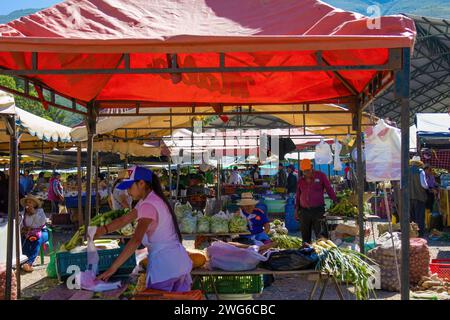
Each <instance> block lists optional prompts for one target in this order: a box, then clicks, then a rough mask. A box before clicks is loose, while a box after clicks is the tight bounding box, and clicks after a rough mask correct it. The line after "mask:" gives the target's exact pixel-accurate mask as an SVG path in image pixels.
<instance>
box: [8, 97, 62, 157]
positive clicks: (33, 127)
mask: <svg viewBox="0 0 450 320" xmlns="http://www.w3.org/2000/svg"><path fill="white" fill-rule="evenodd" d="M0 108H2V109H1V114H14V115H16V123H17V128H18V132H19V149H20V150H30V149H33V150H41V151H45V152H49V151H51V150H53V148H54V147H56V146H61V147H64V146H65V145H66V144H70V143H71V138H70V131H71V128H70V127H66V126H63V125H61V124H58V123H56V122H53V121H50V120H47V119H44V118H41V117H39V116H37V115H34V114H32V113H30V112H27V111H25V110H23V109H20V108H18V107H16V106H15V102H14V97H12V96H11V95H10V94H7V93H5V92H3V91H0ZM9 140H10V137H9V135H8V134H7V129H6V125H5V122H4V121H1V122H0V151H8V150H9ZM43 142H45V146H43Z"/></svg>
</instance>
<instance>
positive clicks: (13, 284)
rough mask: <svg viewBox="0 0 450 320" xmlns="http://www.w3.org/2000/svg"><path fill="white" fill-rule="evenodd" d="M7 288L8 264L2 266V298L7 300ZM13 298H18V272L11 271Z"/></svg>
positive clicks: (0, 275) (0, 290) (0, 291)
mask: <svg viewBox="0 0 450 320" xmlns="http://www.w3.org/2000/svg"><path fill="white" fill-rule="evenodd" d="M5 289H6V265H1V266H0V300H5ZM11 300H17V282H16V273H15V272H14V270H13V272H12V273H11Z"/></svg>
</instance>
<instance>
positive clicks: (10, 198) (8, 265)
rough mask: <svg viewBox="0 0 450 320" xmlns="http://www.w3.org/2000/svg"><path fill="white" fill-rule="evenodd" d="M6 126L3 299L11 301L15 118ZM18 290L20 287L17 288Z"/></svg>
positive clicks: (15, 174) (14, 193)
mask: <svg viewBox="0 0 450 320" xmlns="http://www.w3.org/2000/svg"><path fill="white" fill-rule="evenodd" d="M5 122H6V126H7V128H8V133H9V135H10V138H9V148H10V160H9V190H10V192H9V196H8V230H7V240H6V283H5V299H6V300H11V296H12V294H11V293H12V292H11V290H12V258H13V243H14V223H15V221H14V216H15V212H16V211H17V207H16V204H17V192H16V190H17V184H18V178H19V177H18V174H17V169H18V167H17V162H16V159H17V155H18V143H17V133H16V118H15V116H10V117H8V118H6V119H5ZM18 290H20V287H19V288H18Z"/></svg>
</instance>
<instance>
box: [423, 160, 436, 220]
mask: <svg viewBox="0 0 450 320" xmlns="http://www.w3.org/2000/svg"><path fill="white" fill-rule="evenodd" d="M423 169H424V171H425V177H426V180H427V186H428V190H427V202H426V204H425V208H426V209H428V210H430V211H433V207H434V202H435V200H436V197H437V196H438V194H439V187H438V184H437V183H436V178H435V177H434V174H433V168H432V167H431V166H430V165H429V164H426V165H425V166H424V168H423Z"/></svg>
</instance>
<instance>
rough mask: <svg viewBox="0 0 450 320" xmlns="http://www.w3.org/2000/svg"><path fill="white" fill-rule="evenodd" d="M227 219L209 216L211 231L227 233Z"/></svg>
mask: <svg viewBox="0 0 450 320" xmlns="http://www.w3.org/2000/svg"><path fill="white" fill-rule="evenodd" d="M228 232H229V227H228V219H225V218H222V217H218V216H212V218H211V233H228Z"/></svg>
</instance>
